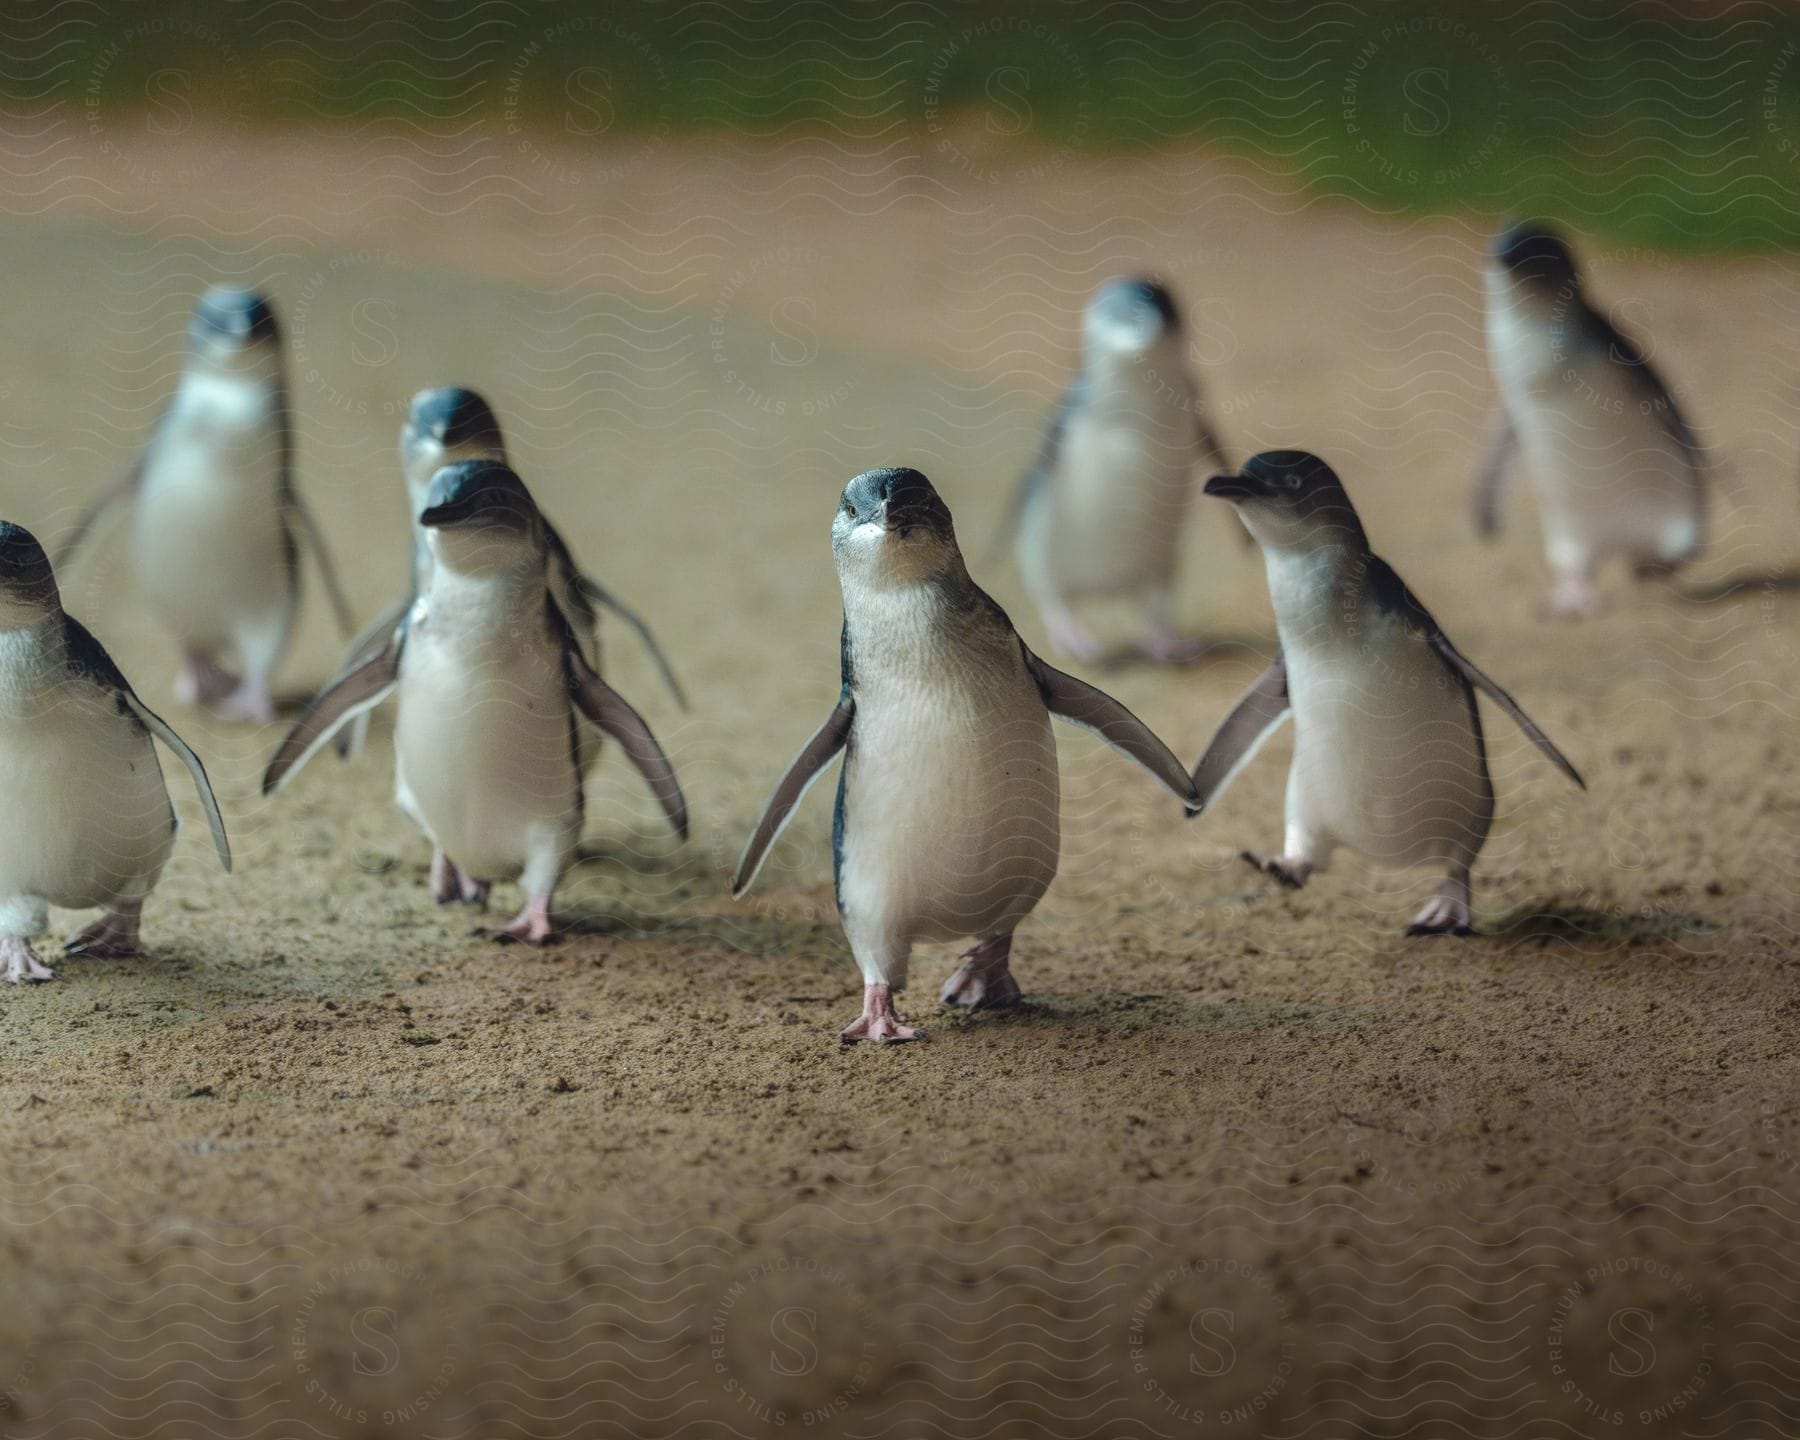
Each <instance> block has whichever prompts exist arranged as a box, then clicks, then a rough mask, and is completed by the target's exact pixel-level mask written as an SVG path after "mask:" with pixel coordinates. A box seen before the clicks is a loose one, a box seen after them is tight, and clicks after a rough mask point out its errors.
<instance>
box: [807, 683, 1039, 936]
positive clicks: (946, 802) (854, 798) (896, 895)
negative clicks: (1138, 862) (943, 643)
mask: <svg viewBox="0 0 1800 1440" xmlns="http://www.w3.org/2000/svg"><path fill="white" fill-rule="evenodd" d="M946 678H947V680H948V682H949V683H944V684H939V683H935V681H934V682H933V683H928V684H920V683H917V682H910V681H903V680H889V681H888V682H887V683H885V684H874V683H864V684H863V685H862V686H861V688H860V690H859V695H858V702H857V713H856V718H855V722H854V726H853V730H852V737H851V750H850V754H849V757H848V758H847V760H846V762H845V767H846V768H845V771H844V817H845V828H844V841H843V850H842V858H841V868H840V871H839V877H838V899H839V904H840V906H841V907H842V909H843V912H844V923H845V928H846V930H847V931H849V932H850V934H851V937H852V943H853V944H856V943H857V941H858V939H859V938H860V937H863V936H868V937H881V938H882V939H883V940H885V941H887V942H896V943H899V944H901V945H905V944H910V943H911V942H913V941H915V940H921V941H935V940H952V939H958V938H960V937H962V936H967V935H988V934H994V933H997V932H1000V931H1008V930H1011V929H1012V928H1013V927H1014V926H1015V925H1017V924H1018V923H1019V921H1020V920H1022V919H1023V918H1024V917H1025V915H1026V914H1028V913H1029V912H1030V910H1031V908H1032V907H1033V906H1034V905H1036V904H1037V902H1038V900H1039V899H1040V898H1042V896H1043V893H1044V891H1045V890H1046V889H1048V888H1049V885H1050V881H1051V880H1052V879H1053V878H1054V877H1055V875H1056V861H1057V851H1058V846H1059V844H1060V830H1059V815H1060V797H1059V793H1058V783H1057V770H1056V746H1055V742H1054V740H1053V738H1052V736H1051V733H1050V717H1049V715H1048V713H1047V711H1046V710H1045V708H1044V705H1043V702H1042V700H1041V699H1040V698H1039V697H1038V694H1037V690H1036V687H1035V686H1034V685H1032V682H1031V681H1030V679H1029V677H1027V676H1026V674H1025V671H1024V667H1023V664H1022V663H1021V664H1020V666H1019V668H1018V671H1017V673H1016V674H1015V675H1007V676H999V677H996V676H991V675H990V676H989V677H988V678H987V683H986V684H985V685H984V684H983V683H981V682H979V681H976V682H974V683H958V682H959V681H962V680H964V679H965V677H961V676H958V675H952V676H949V677H946Z"/></svg>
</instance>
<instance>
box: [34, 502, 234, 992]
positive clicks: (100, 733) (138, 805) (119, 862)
mask: <svg viewBox="0 0 1800 1440" xmlns="http://www.w3.org/2000/svg"><path fill="white" fill-rule="evenodd" d="M153 739H155V740H160V741H162V742H163V744H164V745H166V746H168V747H169V749H170V750H172V751H174V752H175V754H176V756H177V757H178V758H179V759H180V760H181V763H182V764H183V765H185V766H187V768H188V773H189V774H190V775H191V776H192V777H193V781H194V788H195V789H197V790H198V791H199V792H200V804H201V807H202V808H203V809H204V810H205V812H206V820H207V824H208V825H209V826H210V827H211V829H212V837H213V844H214V846H215V847H216V848H217V850H218V852H219V863H220V864H222V865H223V866H224V867H225V869H226V870H227V871H230V869H231V847H230V844H229V843H228V842H227V840H226V838H225V822H224V820H223V819H222V818H221V816H220V814H219V803H218V801H217V800H215V799H214V798H213V792H212V786H211V785H210V784H209V783H208V782H207V778H206V769H205V767H204V766H203V765H201V763H200V759H199V757H198V756H197V755H195V754H194V752H193V751H192V750H190V749H189V748H188V747H187V745H186V744H185V743H184V742H183V741H182V739H181V737H180V736H178V735H177V734H176V733H175V732H174V731H173V730H171V729H170V728H169V727H168V726H167V725H165V724H164V723H163V722H162V721H161V720H160V719H158V718H157V717H156V716H155V715H154V714H152V713H151V712H150V710H149V709H148V708H147V707H146V706H145V705H144V702H143V701H141V700H139V699H138V697H137V694H136V692H134V691H133V690H132V688H131V685H130V683H129V682H128V681H127V680H126V679H125V676H124V675H123V674H122V673H121V672H120V670H119V667H118V666H117V665H115V664H114V663H113V659H112V656H110V655H108V654H107V653H106V648H105V647H104V646H103V645H101V643H100V642H99V641H98V640H96V639H95V638H94V637H93V635H91V634H90V633H89V632H88V631H87V629H86V628H85V627H84V626H83V625H82V624H81V622H80V621H78V620H76V619H75V618H74V617H73V616H71V615H69V614H68V613H67V612H66V611H64V609H63V608H62V596H61V594H60V592H59V591H58V590H57V586H56V577H55V575H54V573H53V572H52V570H51V568H50V561H49V558H48V557H47V556H46V555H45V554H44V550H43V547H42V546H40V545H39V544H38V542H37V540H36V539H34V538H33V537H32V535H31V534H30V532H28V531H26V530H23V529H21V528H20V527H19V526H17V525H13V524H10V523H8V522H6V521H0V793H3V794H4V795H5V796H6V820H5V824H4V825H0V980H7V981H11V982H12V983H14V984H17V983H19V982H20V981H23V980H50V979H53V978H55V972H54V971H52V970H51V969H50V968H49V966H47V965H45V964H44V963H43V962H42V961H41V960H40V959H39V958H38V955H37V952H36V951H35V950H34V949H33V948H32V944H31V942H32V940H33V939H34V938H36V937H37V936H40V935H42V934H43V933H44V932H45V930H46V929H48V928H49V914H48V911H49V907H50V906H52V905H55V906H57V907H58V908H60V909H66V910H85V909H89V908H92V907H95V906H99V907H103V908H104V910H105V913H104V914H103V915H101V917H100V918H99V919H98V920H96V921H94V922H93V923H92V924H91V925H89V926H88V927H87V928H86V929H84V930H82V931H81V932H80V933H79V934H77V935H76V936H75V937H74V939H72V940H70V941H69V943H68V945H67V946H66V947H65V948H66V949H67V951H68V953H69V954H71V955H104V956H115V955H131V954H135V953H136V952H137V948H138V923H139V917H140V915H141V913H142V911H143V908H144V899H145V897H146V896H148V895H149V893H150V892H151V890H153V889H154V888H155V886H156V882H157V880H158V879H159V878H160V877H161V875H162V870H163V866H164V865H165V864H166V863H167V862H168V859H169V853H170V851H171V850H173V849H174V846H175V830H176V820H175V812H174V810H173V809H172V808H171V807H170V805H169V792H168V790H167V788H166V787H165V786H164V784H163V775H162V768H161V767H160V766H159V765H158V764H157V759H156V748H155V746H154V745H153V744H152V743H151V742H152V740H153Z"/></svg>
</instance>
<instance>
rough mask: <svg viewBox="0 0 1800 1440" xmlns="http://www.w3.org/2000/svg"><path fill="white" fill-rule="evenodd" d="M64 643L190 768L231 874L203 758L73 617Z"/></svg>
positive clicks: (84, 669)
mask: <svg viewBox="0 0 1800 1440" xmlns="http://www.w3.org/2000/svg"><path fill="white" fill-rule="evenodd" d="M63 640H64V643H65V644H66V646H67V648H68V654H69V660H70V663H71V664H72V665H73V666H74V668H75V669H76V670H77V671H79V672H80V673H81V674H83V675H85V676H87V677H88V678H89V679H90V680H92V681H94V682H95V683H97V684H99V685H102V686H104V687H105V688H106V689H108V690H110V691H112V693H113V695H114V697H115V698H116V699H117V700H118V702H119V704H120V705H122V706H123V707H124V708H125V709H127V710H129V711H130V712H131V713H132V715H133V716H134V717H136V719H137V722H138V723H139V724H140V725H142V726H143V727H144V728H145V729H146V730H148V731H149V732H150V733H151V734H152V735H154V736H155V737H156V738H157V739H158V740H160V741H162V743H163V744H164V745H166V746H168V747H169V749H170V750H172V751H174V752H175V755H176V758H177V759H179V760H180V761H181V763H182V764H183V765H185V766H187V772H188V775H189V776H190V777H191V778H192V780H193V782H194V789H195V790H196V791H197V792H198V793H199V796H200V808H201V809H202V810H204V811H205V812H206V825H207V828H208V829H209V830H211V831H212V841H213V849H214V850H216V851H218V853H219V864H220V865H222V866H223V867H224V869H225V873H226V874H227V875H229V874H230V873H231V841H230V840H229V839H228V838H227V837H226V835H225V817H224V816H223V815H221V814H220V813H219V800H218V797H217V796H216V795H214V794H213V788H212V781H210V780H209V779H207V777H206V767H205V766H204V765H202V764H201V763H200V757H199V756H198V755H196V754H195V753H194V752H193V749H192V748H191V747H190V746H189V745H188V743H187V741H185V740H183V739H182V738H181V737H180V736H179V735H177V734H176V733H175V732H174V730H172V729H171V728H170V727H169V725H168V723H167V722H166V721H165V720H164V719H163V718H162V717H161V716H160V715H158V714H156V713H155V712H154V711H153V710H151V709H150V707H149V706H148V705H146V704H144V702H143V701H142V700H140V699H138V696H137V691H135V690H133V689H132V688H131V682H130V681H129V680H127V679H126V678H125V672H124V671H122V670H120V669H119V667H118V665H117V664H116V663H115V662H114V660H113V658H112V656H111V655H110V654H108V653H107V649H106V647H105V646H104V645H102V644H101V643H100V641H99V640H98V639H97V638H96V637H95V636H94V634H93V632H92V631H90V630H89V629H88V628H87V627H86V626H85V625H83V624H82V623H81V622H80V621H79V620H77V619H76V618H75V617H74V616H72V615H64V616H63Z"/></svg>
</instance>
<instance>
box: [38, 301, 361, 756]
mask: <svg viewBox="0 0 1800 1440" xmlns="http://www.w3.org/2000/svg"><path fill="white" fill-rule="evenodd" d="M118 503H128V504H129V506H130V510H131V526H130V542H129V550H130V561H131V567H132V570H133V573H134V575H135V578H136V583H137V587H138V593H139V594H140V595H141V596H142V598H143V601H144V604H145V606H146V607H147V608H148V609H149V611H150V613H151V614H152V615H154V616H155V617H156V618H157V619H158V620H159V621H160V622H161V623H162V624H163V626H164V627H165V628H166V629H168V630H169V632H170V633H171V634H172V635H173V636H174V637H175V639H176V641H177V643H178V644H179V645H180V646H181V653H182V660H181V669H180V671H179V672H178V674H177V676H176V680H175V693H176V696H177V698H178V699H180V700H181V702H182V703H183V704H186V705H202V706H206V707H208V708H210V709H212V710H215V711H217V712H218V713H219V714H221V715H224V716H226V717H227V718H230V719H237V720H250V721H256V722H267V721H270V720H273V719H274V718H275V704H274V699H273V697H272V695H271V692H270V684H271V681H272V678H273V676H274V673H275V671H276V669H277V668H278V667H279V666H280V664H281V660H282V657H283V656H284V655H285V654H286V652H287V648H288V644H289V641H290V640H291V639H292V636H293V630H294V622H295V617H296V615H297V612H298V609H299V603H300V544H299V542H300V540H301V539H302V538H304V540H305V541H306V544H307V548H308V549H310V550H311V551H312V554H313V558H314V560H315V561H316V563H317V564H318V566H319V569H320V573H321V575H322V576H323V578H324V581H325V588H326V592H327V594H328V596H329V597H330V600H331V604H332V607H333V609H334V610H335V611H336V615H337V621H338V625H339V628H340V629H341V630H342V631H343V632H344V633H345V634H346V635H347V634H349V632H350V630H351V628H352V626H351V623H350V609H349V606H348V605H347V604H346V603H345V600H344V595H343V591H342V589H341V587H340V586H339V584H338V580H337V574H336V571H335V570H334V569H333V567H332V563H331V559H330V556H329V554H328V553H327V551H326V549H325V545H324V541H323V539H322V538H321V536H320V534H319V530H318V527H317V525H316V524H315V523H314V522H313V519H312V515H311V513H310V512H309V511H308V510H307V509H306V507H305V506H304V505H303V504H302V503H301V500H300V495H299V492H298V491H297V490H296V489H295V486H294V439H293V427H292V425H291V423H290V415H289V410H288V398H287V381H286V374H285V365H284V362H283V358H282V350H281V332H280V328H279V326H278V325H277V324H276V320H275V310H274V307H273V306H272V305H271V304H270V303H269V300H268V298H267V297H266V296H264V295H262V294H259V293H258V292H257V291H254V290H244V289H239V288H237V287H234V286H226V285H220V286H215V287H213V288H212V289H210V290H208V291H207V292H206V293H205V294H204V295H203V296H201V297H200V303H199V304H198V305H197V306H196V307H195V309H194V315H193V319H192V320H191V321H190V322H189V324H188V354H187V361H186V364H185V366H184V368H183V370H182V374H181V380H180V382H179V383H178V384H177V386H176V389H175V395H174V398H173V399H171V400H170V402H169V405H168V408H167V409H166V410H165V411H164V412H163V414H162V418H161V419H160V420H159V421H158V422H157V424H156V428H155V430H154V431H153V432H152V434H151V437H150V440H149V443H148V444H147V445H146V446H145V447H144V449H143V452H142V453H141V454H140V455H139V456H138V458H137V460H136V461H135V462H134V463H133V465H132V466H131V468H130V469H129V470H127V471H126V473H125V475H124V476H123V478H122V479H121V480H120V481H119V482H118V483H117V484H116V485H114V486H113V487H112V488H110V489H109V490H107V491H106V492H105V493H104V494H102V495H101V497H100V498H99V499H98V500H97V501H96V502H95V503H94V504H93V506H92V507H91V508H90V509H89V510H88V511H87V513H86V514H85V515H83V516H82V518H81V519H80V520H78V521H77V522H76V524H75V527H74V530H73V531H72V532H71V533H70V535H69V536H68V538H67V539H66V540H65V541H64V543H63V546H62V552H61V554H60V556H59V557H58V562H57V563H58V564H59V565H60V566H66V565H67V564H68V563H69V561H70V559H71V558H72V557H73V555H74V554H75V552H76V550H77V549H78V548H79V547H80V545H81V542H82V541H83V540H84V539H85V538H86V536H87V535H88V533H89V531H90V530H91V529H92V527H93V525H94V522H95V521H96V520H98V519H99V518H100V516H101V515H103V514H104V513H105V512H106V511H107V510H108V509H110V508H111V507H112V506H113V505H115V504H118ZM227 657H234V660H235V663H236V665H237V666H238V667H239V668H240V669H241V672H242V673H241V675H240V674H236V673H233V671H232V670H230V669H228V668H227Z"/></svg>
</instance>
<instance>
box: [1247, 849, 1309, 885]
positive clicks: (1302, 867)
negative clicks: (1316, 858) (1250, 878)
mask: <svg viewBox="0 0 1800 1440" xmlns="http://www.w3.org/2000/svg"><path fill="white" fill-rule="evenodd" d="M1238 854H1239V855H1241V856H1242V857H1243V859H1244V863H1245V864H1247V865H1248V866H1249V867H1250V868H1251V869H1252V870H1260V871H1261V872H1262V873H1263V874H1264V875H1272V876H1273V877H1274V878H1275V879H1276V880H1278V881H1280V882H1281V883H1282V884H1283V885H1285V886H1287V888H1288V889H1290V890H1298V889H1299V888H1300V887H1301V886H1302V885H1304V884H1305V883H1306V877H1307V876H1309V875H1311V874H1312V866H1310V865H1308V864H1306V863H1305V862H1303V861H1298V860H1288V859H1285V858H1283V857H1282V856H1279V855H1277V856H1276V857H1275V858H1274V859H1272V860H1265V859H1263V858H1262V857H1261V856H1260V855H1254V854H1252V853H1251V852H1250V851H1248V850H1240V851H1239V852H1238Z"/></svg>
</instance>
